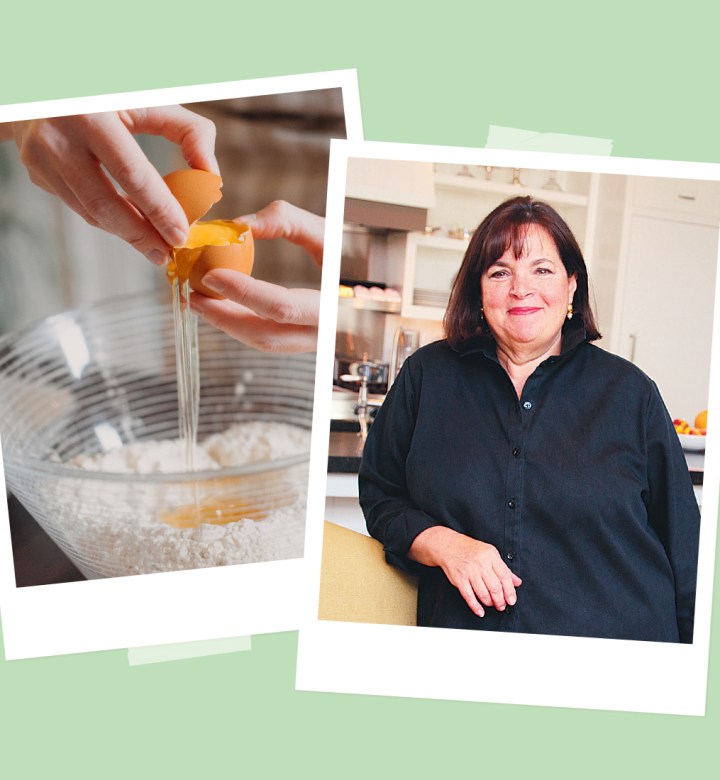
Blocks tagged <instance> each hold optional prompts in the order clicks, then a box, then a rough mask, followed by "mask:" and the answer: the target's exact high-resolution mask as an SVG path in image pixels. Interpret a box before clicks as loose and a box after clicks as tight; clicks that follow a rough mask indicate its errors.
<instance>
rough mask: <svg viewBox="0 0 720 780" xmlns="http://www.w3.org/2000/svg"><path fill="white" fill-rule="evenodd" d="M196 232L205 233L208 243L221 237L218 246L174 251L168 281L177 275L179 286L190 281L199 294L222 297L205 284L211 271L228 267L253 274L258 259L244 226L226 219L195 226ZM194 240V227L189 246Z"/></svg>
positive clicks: (210, 245) (249, 232)
mask: <svg viewBox="0 0 720 780" xmlns="http://www.w3.org/2000/svg"><path fill="white" fill-rule="evenodd" d="M194 227H195V228H196V230H202V232H203V235H204V236H205V237H206V239H207V240H209V241H210V240H213V239H212V237H213V235H214V234H216V235H217V236H218V239H217V243H205V244H202V245H200V246H185V247H177V248H175V249H173V252H172V259H171V260H170V263H169V264H168V278H169V279H170V280H171V281H172V279H173V278H174V277H175V276H177V277H178V281H179V283H180V284H184V283H185V282H186V281H188V279H189V280H190V287H192V289H193V290H195V291H196V292H199V293H202V294H203V295H207V296H208V297H210V298H222V297H223V296H222V295H218V294H217V293H215V292H213V291H212V290H209V289H208V288H207V287H205V285H203V283H202V279H203V277H204V276H205V274H206V273H208V271H212V270H214V269H216V268H228V269H230V270H231V271H240V272H241V273H244V274H249V273H250V272H251V271H252V267H253V261H254V258H255V247H254V241H253V235H252V231H251V230H250V227H249V226H248V225H246V224H245V223H238V222H231V221H227V220H214V221H212V222H197V223H195V226H194ZM192 241H193V227H191V232H190V238H189V239H188V243H192Z"/></svg>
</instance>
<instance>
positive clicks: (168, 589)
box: [0, 70, 363, 659]
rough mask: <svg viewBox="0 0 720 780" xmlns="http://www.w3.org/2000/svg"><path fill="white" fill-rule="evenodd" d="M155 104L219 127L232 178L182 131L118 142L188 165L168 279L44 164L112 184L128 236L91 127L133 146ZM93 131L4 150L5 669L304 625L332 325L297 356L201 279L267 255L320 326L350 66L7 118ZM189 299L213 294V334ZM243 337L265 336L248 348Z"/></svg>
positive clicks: (353, 91) (157, 164) (351, 117)
mask: <svg viewBox="0 0 720 780" xmlns="http://www.w3.org/2000/svg"><path fill="white" fill-rule="evenodd" d="M143 109H154V110H155V111H156V112H159V113H160V114H162V115H163V116H164V115H165V113H168V112H172V111H186V112H191V113H192V114H193V115H195V116H196V117H204V121H205V122H206V125H205V127H207V126H208V125H210V123H212V125H213V126H214V128H215V142H214V150H215V156H216V161H217V167H218V169H219V173H220V177H221V178H222V191H221V192H220V190H219V187H220V177H218V176H217V175H215V172H214V171H212V170H208V169H207V168H205V170H201V171H200V178H199V179H198V176H197V173H198V171H197V170H196V171H189V167H190V168H195V169H202V168H204V166H203V165H198V164H197V163H196V160H194V159H193V158H197V156H198V154H197V152H198V150H197V148H191V147H192V146H193V145H192V143H190V144H188V143H186V142H187V138H185V137H184V135H183V134H184V133H185V130H183V129H182V128H180V130H178V129H177V127H175V128H174V129H171V130H168V129H167V127H166V126H163V125H162V122H159V121H156V122H155V123H154V125H153V127H151V128H150V129H147V130H146V129H145V128H146V125H145V124H143V123H142V122H141V123H140V125H139V127H140V129H141V130H143V132H141V133H140V134H139V135H137V136H136V140H137V145H136V146H135V145H134V144H135V141H132V139H131V137H130V133H127V132H126V133H125V134H124V136H125V137H124V138H122V139H121V140H120V142H119V146H118V148H122V149H125V150H127V149H128V146H127V144H128V143H130V144H131V145H132V148H133V150H134V151H133V154H137V153H138V150H139V153H140V154H144V155H146V157H147V159H148V160H149V161H150V162H151V163H152V166H153V167H154V168H155V169H156V170H157V171H158V172H159V173H160V174H161V175H162V176H163V177H166V175H167V174H172V172H174V171H180V173H179V175H177V176H175V178H174V179H171V177H168V178H166V179H165V181H166V183H167V185H168V187H169V188H170V190H171V192H172V193H173V194H174V195H175V196H176V197H177V200H178V202H179V203H180V204H181V206H182V208H183V210H184V211H185V214H186V216H187V219H188V223H191V224H192V230H191V234H190V238H189V239H188V243H187V244H186V245H185V246H184V247H180V248H176V249H175V250H173V252H172V259H171V260H170V262H168V263H165V264H164V265H159V266H158V265H153V264H152V263H150V262H148V260H147V259H146V258H145V257H143V256H142V255H141V254H140V253H139V252H137V251H136V250H135V249H134V248H133V247H132V246H131V245H130V243H131V241H132V238H133V236H132V230H128V229H127V226H125V233H124V237H125V238H126V239H127V240H126V241H123V240H121V238H119V237H118V235H111V234H110V233H109V232H106V231H103V230H101V229H98V228H97V227H93V226H91V225H89V224H87V222H86V221H85V220H84V219H83V218H82V212H83V211H85V212H87V211H90V212H91V213H92V214H95V215H97V213H99V214H100V215H102V213H103V212H102V208H100V211H99V212H97V211H92V209H91V206H92V205H93V197H92V196H89V197H88V198H87V200H86V201H85V202H83V201H81V200H80V197H79V195H78V196H76V190H74V189H72V188H68V189H67V190H66V191H63V185H62V184H58V183H57V181H54V180H53V176H54V175H55V167H54V165H51V164H47V165H45V166H43V164H42V161H43V160H44V159H50V157H51V156H52V155H56V156H59V158H60V159H61V160H62V161H63V163H64V164H65V166H66V170H65V173H64V174H63V175H64V176H65V178H64V179H63V181H66V182H67V181H73V185H75V184H77V182H75V180H74V179H73V175H72V171H70V172H68V171H67V163H68V161H69V162H70V163H71V164H72V165H74V164H77V167H78V168H79V169H82V168H83V167H84V168H87V170H88V171H89V172H92V171H94V172H95V173H93V174H92V175H93V176H95V175H96V176H97V181H100V180H101V179H102V180H103V181H104V182H105V184H104V185H103V186H107V187H113V186H115V187H116V188H117V189H113V190H112V194H113V196H116V195H118V194H120V195H121V196H127V201H126V205H125V206H123V208H125V209H126V210H125V212H123V213H124V219H126V221H128V222H132V220H135V223H137V221H138V219H140V220H141V221H142V219H144V216H143V212H142V211H141V209H140V208H139V207H137V205H136V204H137V203H138V201H137V199H133V198H134V197H135V193H134V192H133V191H128V188H127V187H126V188H125V190H124V191H123V188H122V187H121V186H120V184H119V182H121V181H122V175H123V174H124V173H127V171H126V170H125V171H124V170H123V161H122V154H121V153H119V152H118V151H117V148H115V149H114V150H113V149H110V151H108V148H107V147H108V145H109V146H110V147H112V144H108V141H107V139H104V140H99V136H100V135H101V134H100V133H98V132H97V130H96V128H97V126H98V122H97V117H96V115H98V116H99V115H100V114H102V113H103V112H107V113H108V115H112V116H113V117H117V115H118V114H119V113H120V112H124V114H125V115H124V122H125V124H126V126H128V127H129V128H130V129H131V131H132V130H133V129H134V127H133V122H135V121H138V120H137V116H139V115H140V114H141V113H142V110H143ZM78 115H84V116H86V118H87V119H88V121H86V122H85V124H84V125H78V124H77V123H76V124H74V125H73V128H75V129H74V130H72V131H70V132H69V133H68V132H66V130H65V127H64V126H61V125H58V124H57V123H56V124H55V125H54V128H55V130H54V131H53V132H51V133H50V134H49V136H48V135H46V136H44V141H45V143H46V144H47V147H44V149H45V151H41V152H38V146H37V145H36V146H35V147H33V148H32V150H31V153H30V156H29V157H27V156H23V155H24V154H25V151H24V150H23V153H22V154H20V153H19V151H18V148H17V146H16V144H15V143H13V140H12V139H11V138H9V137H8V138H7V140H6V141H5V142H4V143H2V144H0V246H2V249H0V408H2V413H0V442H1V443H2V455H3V460H4V478H5V481H6V489H7V501H2V502H0V504H1V506H0V509H1V511H2V517H0V526H1V527H0V608H1V610H2V622H3V638H4V647H5V657H6V658H8V659H16V658H28V657H37V656H44V655H55V654H64V653H77V652H86V651H96V650H106V649H115V648H125V647H129V648H132V647H140V646H150V645H159V644H167V643H178V642H193V641H201V640H212V639H222V638H226V637H238V636H244V635H248V634H257V633H265V632H276V631H288V630H296V629H297V628H298V627H299V623H300V618H301V615H302V614H304V610H305V603H304V596H305V591H304V589H303V587H302V584H303V583H304V581H305V579H304V568H305V562H304V557H303V556H304V539H305V521H306V506H307V490H308V485H307V482H308V463H309V447H310V439H311V435H312V433H311V431H312V424H313V409H314V392H315V372H316V361H315V343H314V329H315V327H316V325H317V313H315V314H314V321H310V322H307V323H306V322H304V321H303V323H300V324H299V325H297V328H296V330H298V331H302V335H303V337H304V338H305V339H306V341H308V339H309V341H308V344H309V343H310V341H312V342H313V343H312V346H311V347H308V346H307V345H303V344H295V343H294V344H293V345H290V347H288V348H287V349H285V348H284V346H283V345H285V342H283V341H282V339H284V338H286V334H285V331H283V332H282V333H279V334H275V335H272V336H267V335H265V331H264V330H263V328H264V327H265V326H266V325H267V324H268V323H272V322H274V320H273V319H272V316H271V314H272V313H270V314H267V312H263V311H261V312H260V313H257V312H255V311H254V310H253V309H252V304H253V301H250V300H249V299H248V305H247V306H246V307H242V306H241V305H239V304H232V305H231V302H230V301H228V300H227V298H229V297H230V295H222V292H223V291H222V289H218V288H217V287H216V288H214V290H211V291H208V290H206V289H203V288H202V286H200V287H199V286H198V285H201V284H202V283H201V281H200V280H201V277H202V278H206V275H207V272H208V271H210V270H213V269H217V268H220V269H227V268H230V269H231V270H240V271H244V272H247V271H248V270H249V268H250V265H249V264H248V263H252V262H253V259H254V266H252V278H253V279H254V280H256V281H257V285H256V289H258V285H260V286H263V285H264V287H263V290H264V291H267V290H278V291H282V290H287V289H289V288H292V289H293V290H298V294H299V295H305V298H306V299H307V309H308V312H309V314H308V316H309V317H310V319H311V320H312V319H313V316H312V312H313V311H315V312H317V309H318V308H319V297H320V289H321V275H322V274H321V266H322V241H323V235H324V222H323V217H324V209H325V206H326V195H327V181H328V164H329V153H330V141H331V139H348V140H354V141H360V140H362V137H363V133H362V121H361V114H360V102H359V95H358V87H357V76H356V73H355V71H354V70H341V71H328V72H322V73H310V74H302V75H292V76H286V77H277V78H266V79H257V80H247V81H238V82H228V83H218V84H205V85H197V86H191V87H179V88H172V89H161V90H152V91H145V92H134V93H126V94H114V95H103V96H97V97H88V98H77V99H67V100H56V101H50V102H39V103H27V104H19V105H9V106H2V107H0V123H5V122H15V121H20V120H42V119H46V118H64V117H73V116H78ZM116 124H119V123H116ZM172 124H173V121H172V120H171V119H168V122H167V125H168V126H169V125H172ZM26 127H27V126H26ZM78 127H81V128H82V133H83V134H84V135H83V137H82V138H78V134H79V133H80V132H81V130H78V129H77V128H78ZM73 133H74V135H73ZM121 135H122V133H121ZM163 136H164V137H163ZM16 140H18V139H17V138H16ZM20 145H23V144H22V143H21V144H20ZM47 150H50V151H47ZM46 151H47V154H48V155H49V156H48V157H47V158H44V157H43V156H42V155H43V154H45V152H46ZM38 154H40V157H38ZM113 154H117V159H116V158H115V157H113ZM63 155H66V156H65V157H63ZM72 155H75V158H73V157H72ZM38 159H39V160H40V163H38ZM55 159H57V157H56V158H55ZM23 162H24V163H25V165H23ZM193 162H195V164H193ZM26 166H27V167H28V168H30V169H32V173H31V177H32V180H33V181H35V182H37V183H38V184H39V185H41V186H35V184H33V183H31V181H30V177H29V176H28V171H27V170H26ZM105 172H107V174H108V176H107V177H106V176H105ZM188 172H190V174H191V179H190V180H189V183H188V179H187V178H186V177H187V174H188ZM88 175H90V174H88ZM173 175H174V174H173ZM171 181H172V182H173V184H171ZM157 182H159V179H157V181H156V184H157ZM81 184H82V182H81ZM133 184H134V186H135V187H136V189H137V190H138V191H139V190H142V187H141V186H140V184H139V183H138V182H137V181H134V182H133ZM44 188H47V189H50V190H54V192H55V193H58V192H60V193H62V194H63V195H64V196H65V197H64V198H63V200H65V201H66V203H63V202H61V198H60V197H56V196H55V195H50V194H48V193H47V192H43V189H44ZM100 189H101V190H102V187H100ZM108 192H110V190H108ZM220 197H222V200H220V202H219V203H217V201H218V200H219V198H220ZM198 198H199V199H200V200H201V201H202V202H201V203H200V205H199V207H197V204H194V200H197V199H198ZM96 201H97V199H96ZM124 202H125V201H124ZM68 203H69V205H70V207H68V205H66V204H68ZM214 203H215V204H216V205H213V204H214ZM193 204H194V205H193ZM94 205H95V206H97V205H98V203H97V202H94ZM196 207H197V208H196ZM210 208H211V211H210V212H209V213H208V209H210ZM193 209H195V211H193ZM268 209H270V214H269V215H268ZM278 210H279V215H278ZM292 210H295V211H292ZM206 213H207V214H208V215H207V216H205V215H206ZM293 214H294V215H295V217H293ZM299 215H309V217H308V218H309V219H311V220H312V226H313V231H314V232H313V237H312V240H310V239H308V240H304V239H302V240H300V239H298V238H297V236H290V240H286V239H285V238H283V237H282V235H281V232H278V230H279V229H276V227H277V225H276V223H277V220H278V217H284V218H287V219H291V218H297V219H300V216H299ZM238 217H243V218H244V219H243V220H237V218H238ZM196 220H197V221H196ZM273 220H274V221H273ZM96 221H99V222H101V223H102V217H101V216H100V217H98V219H97V220H96ZM135 223H133V224H135ZM253 224H254V225H255V227H256V229H255V234H254V241H253V232H252V225H253ZM248 225H250V229H249V230H248ZM273 225H275V227H273ZM196 228H198V229H199V232H196ZM273 231H275V232H273ZM116 232H117V231H116ZM163 237H165V236H163ZM293 239H295V240H294V241H293ZM166 241H167V239H166ZM167 243H168V245H169V247H177V245H176V244H173V243H171V242H170V241H167ZM253 244H254V258H253V256H252V254H250V255H248V251H249V250H250V249H252V248H253ZM235 250H237V253H235V254H233V255H232V257H231V260H230V261H227V258H228V251H231V252H235ZM218 258H220V259H218ZM238 258H239V259H238ZM248 258H249V260H248ZM234 263H237V264H234ZM198 269H201V271H199V270H198ZM221 276H222V273H221ZM226 277H227V272H226ZM175 280H179V283H178V284H176V285H173V282H174V281H175ZM188 280H189V281H188ZM216 281H217V279H216ZM185 282H188V284H189V285H190V287H191V289H192V290H200V291H201V292H204V293H205V297H204V298H202V299H201V300H198V301H197V304H198V306H200V312H201V316H199V317H197V318H196V317H195V316H194V315H189V314H188V309H187V306H186V305H185V304H186V300H185V298H184V297H183V294H185V295H186V296H187V293H188V290H187V289H183V283H185ZM222 284H227V278H226V279H225V281H224V282H222V279H221V287H222ZM213 292H214V293H216V294H215V295H214V297H211V296H212V294H213ZM334 293H335V289H334V286H333V290H332V295H333V296H334ZM173 296H175V299H176V300H175V302H174V301H173ZM196 298H197V294H196V293H193V299H196ZM173 303H175V306H174V305H173ZM193 305H194V304H193ZM174 309H175V311H174ZM231 321H232V322H234V323H235V324H236V325H237V323H239V322H241V321H242V322H241V325H242V327H246V328H249V330H245V331H244V333H245V335H246V336H247V333H248V332H250V331H252V334H255V335H257V334H256V331H257V332H262V334H263V335H262V338H260V337H259V336H258V337H257V338H254V340H253V338H250V339H249V340H250V341H252V342H253V345H252V346H247V345H246V344H242V343H241V342H240V340H239V334H238V332H237V331H236V330H233V328H234V327H235V325H233V324H232V322H231ZM198 323H199V324H198ZM301 326H302V327H301ZM238 327H240V325H238ZM253 328H256V330H253ZM289 330H290V331H291V337H292V335H293V332H294V331H293V328H290V329H289ZM308 334H309V335H308ZM236 336H237V338H236ZM263 339H264V340H263ZM178 343H180V345H181V347H180V349H179V351H178V353H177V354H178V360H176V346H177V344H178ZM198 374H199V400H198ZM193 437H196V439H197V446H196V447H195V448H193V447H192V446H190V445H189V444H188V442H190V441H192V440H193ZM189 474H191V475H192V476H189Z"/></svg>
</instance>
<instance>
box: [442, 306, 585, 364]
mask: <svg viewBox="0 0 720 780" xmlns="http://www.w3.org/2000/svg"><path fill="white" fill-rule="evenodd" d="M585 341H587V333H586V331H585V325H584V324H583V321H582V319H581V318H580V317H578V318H577V319H572V320H566V321H565V324H564V325H563V329H562V346H561V348H560V355H561V356H564V355H566V354H568V353H569V352H571V351H573V350H574V349H575V347H577V346H579V345H580V344H582V343H584V342H585ZM496 347H497V345H496V343H495V339H494V337H493V335H492V334H491V333H490V332H486V333H482V334H480V335H478V336H473V337H472V338H470V339H468V340H467V341H465V342H463V343H462V344H461V345H460V346H459V347H458V349H457V352H458V354H459V355H460V356H461V357H464V356H465V355H473V354H475V353H477V352H480V353H482V354H483V355H485V357H488V358H491V359H492V360H497V348H496Z"/></svg>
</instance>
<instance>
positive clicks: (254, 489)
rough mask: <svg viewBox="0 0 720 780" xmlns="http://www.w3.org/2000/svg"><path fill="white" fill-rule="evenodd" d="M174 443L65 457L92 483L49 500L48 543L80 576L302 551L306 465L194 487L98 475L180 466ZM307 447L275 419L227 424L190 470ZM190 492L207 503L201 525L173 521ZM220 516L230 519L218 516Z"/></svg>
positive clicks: (188, 506) (178, 445) (304, 434)
mask: <svg viewBox="0 0 720 780" xmlns="http://www.w3.org/2000/svg"><path fill="white" fill-rule="evenodd" d="M183 446H184V445H183V443H182V442H181V441H180V440H179V439H177V440H172V441H145V442H135V443H132V444H128V445H126V446H124V447H120V448H117V449H114V450H110V451H108V452H104V453H98V454H91V455H82V456H79V457H77V458H75V459H73V461H72V465H74V466H77V467H79V468H81V469H85V470H88V471H93V472H99V474H98V476H99V477H100V479H98V480H88V479H79V480H75V481H74V482H75V483H76V484H75V485H73V486H72V487H69V486H66V487H65V488H64V489H63V493H67V495H64V496H63V497H62V500H59V501H58V502H57V506H58V516H57V521H58V526H59V530H60V531H61V532H62V537H63V538H62V539H58V540H57V541H58V542H59V543H60V544H61V546H62V547H63V548H65V549H66V550H68V548H69V550H71V551H72V552H71V556H72V558H73V560H75V561H76V563H77V564H78V566H79V568H80V569H81V570H82V571H83V573H85V574H86V576H89V577H96V576H103V577H118V576H124V575H130V574H146V573H152V572H163V571H178V570H180V569H194V568H202V567H208V566H225V565H230V564H238V563H250V562H258V561H273V560H284V559H288V558H297V557H301V556H302V554H303V542H304V535H305V531H304V529H305V510H306V504H307V476H308V469H307V462H306V461H305V462H303V463H301V464H299V465H295V466H292V467H286V468H283V469H279V470H274V471H273V470H271V471H268V472H263V473H260V474H257V475H248V476H244V477H232V478H226V477H223V478H218V479H217V480H215V479H207V478H206V479H203V480H201V481H199V482H197V483H196V485H197V487H196V488H195V492H193V489H192V486H191V484H190V483H189V482H183V481H177V480H168V481H160V482H150V481H147V480H145V481H143V480H142V479H138V480H133V479H132V478H129V479H128V480H122V481H118V480H102V478H101V475H102V473H114V474H127V475H145V474H164V473H178V472H182V471H183V465H184V449H183ZM309 449H310V431H308V430H306V429H304V428H300V427H298V426H294V425H288V424H286V423H279V422H265V421H263V422H247V423H237V424H235V425H233V426H231V427H230V428H228V429H227V430H226V431H224V432H223V433H218V434H213V435H211V436H209V437H207V438H206V439H205V440H204V441H202V442H201V443H199V444H198V447H197V450H196V457H195V464H196V470H202V471H212V470H217V469H225V468H232V467H237V466H243V465H246V464H251V463H258V462H267V461H273V460H277V459H280V458H285V457H292V456H296V455H300V454H303V453H307V452H308V451H309ZM191 496H193V497H194V500H195V501H196V502H198V503H199V505H200V506H201V507H202V508H208V511H205V510H204V509H203V517H204V518H205V517H207V518H209V519H210V520H211V522H202V523H201V524H199V525H195V524H194V522H192V523H189V524H187V525H189V526H190V527H177V525H178V522H177V519H178V517H179V518H180V520H181V521H182V520H183V519H184V518H187V517H191V518H194V513H193V511H192V504H193V501H192V499H191ZM58 498H60V496H58ZM228 506H229V507H231V511H230V513H229V515H228V509H227V507H228ZM214 507H217V509H216V510H214V509H213V508H214ZM258 508H260V509H261V510H262V511H258ZM168 510H170V511H168ZM215 515H217V517H218V518H220V520H215V519H214V518H215ZM227 516H229V517H231V518H232V519H231V521H230V522H226V521H225V519H224V518H225V517H227ZM253 517H254V518H255V519H251V518H253ZM180 525H181V526H182V522H181V523H180Z"/></svg>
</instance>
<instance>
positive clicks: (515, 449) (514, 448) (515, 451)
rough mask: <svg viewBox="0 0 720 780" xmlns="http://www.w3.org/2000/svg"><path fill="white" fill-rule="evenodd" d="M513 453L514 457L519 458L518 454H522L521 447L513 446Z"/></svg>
mask: <svg viewBox="0 0 720 780" xmlns="http://www.w3.org/2000/svg"><path fill="white" fill-rule="evenodd" d="M512 454H513V457H515V458H517V456H518V455H519V454H520V447H513V451H512Z"/></svg>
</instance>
